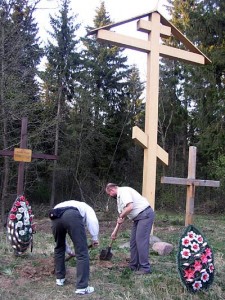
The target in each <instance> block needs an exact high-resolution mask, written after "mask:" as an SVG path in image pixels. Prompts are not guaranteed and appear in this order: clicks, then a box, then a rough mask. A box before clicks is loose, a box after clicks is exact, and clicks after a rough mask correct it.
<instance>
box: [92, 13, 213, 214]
mask: <svg viewBox="0 0 225 300" xmlns="http://www.w3.org/2000/svg"><path fill="white" fill-rule="evenodd" d="M146 17H147V18H148V20H145V19H144V18H146ZM136 20H138V21H137V30H138V31H141V32H144V33H146V34H147V40H143V39H139V38H134V37H131V36H126V35H122V34H119V33H117V32H113V31H110V29H111V28H115V27H117V26H120V25H123V24H126V23H129V22H133V21H136ZM92 34H97V39H98V40H99V41H103V42H111V43H112V44H114V45H117V46H119V47H123V48H124V47H126V48H128V49H132V50H137V51H141V52H144V53H146V54H147V79H146V82H147V84H146V107H145V132H143V131H142V130H141V129H139V128H138V127H134V128H133V134H132V137H133V139H134V140H135V141H136V142H137V143H139V144H140V145H141V146H142V147H143V148H144V166H143V185H142V194H143V195H144V196H145V197H146V198H147V199H148V201H149V203H150V205H151V206H152V208H153V209H154V208H155V185H156V166H157V158H159V159H160V160H161V161H162V162H163V163H165V164H168V154H167V153H166V152H165V151H164V150H163V149H162V148H161V147H160V146H159V145H158V143H157V133H158V94H159V59H160V56H161V57H168V58H173V59H179V60H183V61H186V62H190V63H192V64H206V63H210V60H209V59H208V58H207V57H206V56H205V55H204V54H203V53H202V52H201V51H200V50H199V49H197V48H196V47H195V46H194V45H193V44H192V43H191V42H190V41H189V40H188V39H187V38H186V37H185V36H184V35H183V34H182V33H181V32H180V31H179V30H178V29H177V28H176V27H175V26H174V25H173V24H172V23H170V22H169V21H168V20H167V19H166V18H164V17H163V16H162V15H161V14H160V13H159V12H158V11H151V12H149V13H146V14H143V15H140V16H137V17H133V18H130V19H128V20H124V21H121V22H117V23H113V24H109V25H106V26H103V27H101V28H97V29H94V30H92V31H90V32H89V33H88V35H92ZM172 35H173V36H174V37H176V38H177V39H178V40H179V41H181V42H182V43H183V45H184V46H185V47H186V49H187V50H182V49H177V48H175V47H171V46H167V45H164V44H162V42H161V38H168V37H170V36H172Z"/></svg>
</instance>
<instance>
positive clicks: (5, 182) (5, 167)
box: [0, 23, 9, 222]
mask: <svg viewBox="0 0 225 300" xmlns="http://www.w3.org/2000/svg"><path fill="white" fill-rule="evenodd" d="M4 43H5V31H4V23H3V24H1V83H0V84H1V86H0V90H1V94H0V106H1V115H2V116H3V120H2V122H3V133H2V139H3V147H4V149H7V146H8V143H7V114H6V112H5V105H4V91H5V90H4V75H5V60H4V57H5V47H4ZM8 181H9V158H8V157H4V165H3V180H2V182H3V185H2V194H1V219H2V222H4V220H5V199H6V196H7V189H8Z"/></svg>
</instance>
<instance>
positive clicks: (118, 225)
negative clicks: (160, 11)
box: [109, 223, 121, 247]
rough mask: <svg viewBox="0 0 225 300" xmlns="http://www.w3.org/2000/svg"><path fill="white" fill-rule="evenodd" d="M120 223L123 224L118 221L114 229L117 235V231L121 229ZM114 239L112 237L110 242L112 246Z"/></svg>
mask: <svg viewBox="0 0 225 300" xmlns="http://www.w3.org/2000/svg"><path fill="white" fill-rule="evenodd" d="M120 225H121V224H119V223H117V224H116V227H115V229H114V230H113V232H114V234H115V236H116V235H117V233H118V231H119V228H120ZM113 241H114V240H113V239H112V240H111V242H110V244H109V247H112V244H113Z"/></svg>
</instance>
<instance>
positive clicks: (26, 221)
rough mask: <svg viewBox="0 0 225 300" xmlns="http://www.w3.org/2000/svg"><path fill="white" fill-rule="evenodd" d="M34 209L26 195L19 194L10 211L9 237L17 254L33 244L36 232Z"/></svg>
mask: <svg viewBox="0 0 225 300" xmlns="http://www.w3.org/2000/svg"><path fill="white" fill-rule="evenodd" d="M33 217H34V216H33V214H32V209H31V206H30V204H29V202H28V201H27V199H26V198H25V196H23V195H22V196H18V197H17V198H16V200H15V202H14V203H13V205H12V208H11V210H10V212H9V216H8V222H7V232H8V239H9V241H10V244H11V245H12V247H13V249H14V250H15V252H17V254H21V253H23V252H25V251H26V250H27V248H28V247H29V246H30V245H31V251H32V241H33V233H34V225H33V224H32V221H33Z"/></svg>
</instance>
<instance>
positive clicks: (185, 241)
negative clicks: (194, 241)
mask: <svg viewBox="0 0 225 300" xmlns="http://www.w3.org/2000/svg"><path fill="white" fill-rule="evenodd" d="M190 244H191V241H190V239H189V237H188V236H185V237H184V238H182V246H185V247H188V246H190Z"/></svg>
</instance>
